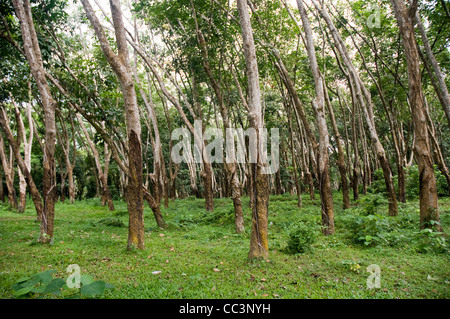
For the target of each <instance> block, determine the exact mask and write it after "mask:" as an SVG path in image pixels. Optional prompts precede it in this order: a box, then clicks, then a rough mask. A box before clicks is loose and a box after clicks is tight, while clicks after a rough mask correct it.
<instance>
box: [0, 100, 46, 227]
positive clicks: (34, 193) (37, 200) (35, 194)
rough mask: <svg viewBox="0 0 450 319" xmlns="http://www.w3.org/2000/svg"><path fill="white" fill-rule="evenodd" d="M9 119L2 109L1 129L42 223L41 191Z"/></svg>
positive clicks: (0, 146)
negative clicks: (21, 151)
mask: <svg viewBox="0 0 450 319" xmlns="http://www.w3.org/2000/svg"><path fill="white" fill-rule="evenodd" d="M7 119H8V117H7V115H6V112H5V110H4V109H3V108H0V127H1V128H2V130H3V132H4V133H5V136H6V139H7V140H8V142H9V144H10V145H11V148H12V150H13V152H14V157H15V159H16V161H17V165H18V166H19V168H20V170H21V171H22V174H23V175H24V177H25V181H26V183H27V185H28V189H29V191H30V194H31V198H32V200H33V204H34V207H35V208H36V214H37V220H38V221H41V220H42V217H43V211H44V207H43V205H42V199H41V195H40V194H39V190H38V189H37V187H36V184H35V183H34V180H33V177H32V176H31V173H30V171H29V170H28V167H27V165H26V164H25V161H24V160H23V158H22V156H21V155H20V147H19V145H18V143H17V142H16V141H15V140H14V137H13V134H12V132H11V129H10V127H9V126H8V125H9V121H8V120H7ZM2 143H3V137H2V134H0V144H2ZM2 149H3V147H2V145H0V152H1V150H2Z"/></svg>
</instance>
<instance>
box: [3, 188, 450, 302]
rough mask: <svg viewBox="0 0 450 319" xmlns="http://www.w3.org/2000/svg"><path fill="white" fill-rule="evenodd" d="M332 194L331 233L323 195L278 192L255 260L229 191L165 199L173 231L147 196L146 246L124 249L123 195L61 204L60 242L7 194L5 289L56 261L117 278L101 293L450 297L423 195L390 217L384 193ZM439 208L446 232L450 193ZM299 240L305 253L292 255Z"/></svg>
mask: <svg viewBox="0 0 450 319" xmlns="http://www.w3.org/2000/svg"><path fill="white" fill-rule="evenodd" d="M334 200H335V225H336V234H335V235H332V236H327V237H325V236H323V235H321V234H320V200H319V199H318V196H317V199H316V200H314V201H311V200H310V199H309V196H307V195H305V196H304V198H303V207H302V208H298V207H297V200H296V197H295V196H291V195H280V196H271V198H270V202H269V228H268V229H269V249H270V254H269V257H268V259H265V260H254V261H248V260H247V254H248V251H249V237H250V228H251V225H250V217H251V216H250V208H249V207H248V198H243V202H244V209H245V211H244V213H245V223H246V224H245V226H246V230H245V233H243V234H235V231H234V224H233V219H234V213H233V204H232V201H231V199H215V201H214V205H215V210H214V212H211V213H209V212H206V211H205V209H204V200H202V199H196V198H186V199H182V200H175V201H171V202H170V203H169V208H164V207H162V212H163V216H164V218H165V221H166V223H167V225H168V228H166V229H160V228H157V227H156V223H155V220H154V218H153V213H152V211H151V210H150V208H148V206H146V207H145V231H146V233H145V250H142V251H140V250H132V251H128V250H126V243H127V231H128V228H127V224H128V216H127V210H126V204H125V203H124V202H121V201H115V205H116V210H115V211H114V212H109V211H108V209H107V207H103V206H101V205H100V203H99V200H98V199H90V200H84V201H79V202H76V203H75V204H72V205H71V204H69V203H67V202H66V203H58V204H57V206H56V218H55V235H54V242H53V245H47V246H43V245H41V244H39V243H37V237H38V235H39V224H37V223H36V222H35V210H34V208H33V206H32V202H31V200H28V204H27V209H26V211H25V213H23V214H18V213H16V212H12V211H10V210H9V209H8V207H7V206H5V205H4V204H0V298H2V299H4V298H15V297H16V296H15V295H14V293H15V290H14V289H13V286H14V283H16V282H17V281H20V278H23V277H24V276H30V275H33V274H37V273H40V272H43V271H46V270H54V271H55V273H54V274H53V276H54V277H60V278H63V279H64V280H65V278H67V277H68V276H69V274H68V272H67V267H68V266H69V265H70V264H77V265H79V267H80V269H81V274H82V275H85V274H88V275H90V276H92V277H93V278H94V279H96V280H101V281H105V282H107V283H109V284H112V285H113V286H114V288H112V289H106V290H105V291H104V293H103V294H102V295H101V296H98V297H100V298H119V299H122V298H123V299H127V298H152V299H153V298H155V299H160V298H174V299H175V298H208V299H210V298H227V299H228V298H229V299H241V298H245V299H248V298H269V299H271V298H286V299H303V298H354V299H367V298H389V299H392V298H401V299H408V298H421V299H434V298H444V299H447V298H450V290H449V287H450V266H449V265H450V262H449V261H450V258H449V257H450V254H449V248H448V246H445V239H443V237H442V236H440V235H438V234H435V233H434V232H419V225H418V224H419V213H418V201H417V200H411V201H408V202H407V204H400V205H399V216H398V217H388V216H386V215H387V204H386V202H385V200H384V199H383V198H382V197H381V196H380V195H373V194H372V195H367V196H362V198H361V199H360V201H359V203H358V205H356V204H355V203H353V206H352V208H351V209H348V210H345V211H344V210H342V208H341V206H342V198H341V197H340V194H338V193H335V195H334ZM2 205H3V206H2ZM440 213H441V224H442V226H443V228H444V231H445V232H446V233H447V235H448V234H449V227H450V198H448V197H447V198H442V199H440ZM299 224H300V225H303V226H304V227H303V228H300V230H299V228H296V227H295V226H296V225H299ZM296 229H297V230H296ZM314 238H315V240H313V241H311V239H314ZM289 243H290V245H289ZM288 247H291V249H289V248H288ZM295 247H300V251H301V250H302V248H305V252H303V253H295V252H296V251H295ZM373 264H375V265H377V266H379V270H380V272H379V274H380V287H379V288H373V289H369V288H368V284H367V281H368V277H369V276H370V273H369V272H367V267H368V266H369V265H373ZM72 290H73V289H72ZM68 291H70V289H69V290H68ZM68 295H70V294H69V293H67V292H63V293H62V295H59V296H57V297H55V296H53V295H52V294H44V293H28V294H26V295H22V297H27V298H37V297H44V298H62V297H65V296H68Z"/></svg>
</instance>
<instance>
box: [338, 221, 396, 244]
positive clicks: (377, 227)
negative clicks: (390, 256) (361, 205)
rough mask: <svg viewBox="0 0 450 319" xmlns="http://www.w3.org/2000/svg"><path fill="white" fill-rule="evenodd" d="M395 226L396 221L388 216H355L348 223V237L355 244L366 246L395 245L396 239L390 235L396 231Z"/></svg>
mask: <svg viewBox="0 0 450 319" xmlns="http://www.w3.org/2000/svg"><path fill="white" fill-rule="evenodd" d="M395 226H396V220H395V219H393V218H391V217H388V216H383V215H378V214H369V215H367V216H354V217H353V218H351V219H349V220H348V222H347V231H348V234H347V236H348V238H349V239H350V240H351V241H352V242H354V243H355V244H363V245H366V246H377V245H379V244H381V243H386V244H393V243H394V241H393V239H394V238H391V237H393V236H392V234H390V233H391V232H392V231H393V230H394V229H396V227H395ZM389 239H391V242H390V240H389Z"/></svg>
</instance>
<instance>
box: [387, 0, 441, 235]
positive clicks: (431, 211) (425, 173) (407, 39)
mask: <svg viewBox="0 0 450 319" xmlns="http://www.w3.org/2000/svg"><path fill="white" fill-rule="evenodd" d="M391 3H392V6H393V9H394V13H395V17H396V19H397V23H398V26H399V30H400V36H401V38H402V43H403V47H404V49H405V50H404V53H405V57H406V64H407V70H408V82H409V101H410V104H411V115H412V118H413V121H414V132H415V143H414V155H415V158H416V161H417V164H418V167H419V185H420V186H419V187H420V189H419V206H420V228H421V229H423V228H434V227H435V228H437V229H438V230H440V231H442V226H440V224H435V225H432V224H433V223H432V221H434V222H437V223H440V216H439V207H438V196H437V188H436V177H435V175H434V169H433V161H432V157H431V152H430V145H429V136H428V129H427V118H426V110H425V107H424V104H423V103H424V95H423V91H422V80H421V74H420V65H419V53H418V49H417V44H416V40H415V37H414V24H413V21H414V18H415V15H416V10H417V1H413V2H412V4H411V5H410V6H409V7H407V6H406V5H405V3H404V1H403V0H391Z"/></svg>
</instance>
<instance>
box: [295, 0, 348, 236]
mask: <svg viewBox="0 0 450 319" xmlns="http://www.w3.org/2000/svg"><path fill="white" fill-rule="evenodd" d="M297 6H298V10H299V11H300V16H301V19H302V24H303V29H304V33H305V38H306V49H307V52H308V59H309V65H310V69H311V72H312V74H313V78H314V88H315V92H316V97H315V99H314V100H313V101H312V106H313V109H314V113H315V114H316V123H317V128H318V132H319V148H318V152H317V164H318V169H317V172H318V174H319V185H320V186H319V190H320V198H321V201H322V227H323V229H322V232H323V234H324V235H331V234H334V208H333V193H332V190H331V183H330V165H329V155H328V147H329V136H328V128H327V123H326V120H325V93H324V88H325V83H324V79H323V76H322V74H321V73H320V70H319V65H318V63H317V57H316V50H315V48H314V40H313V34H312V30H311V26H310V24H309V19H308V16H307V14H306V10H305V8H304V6H303V1H302V0H297ZM338 143H340V141H338Z"/></svg>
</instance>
